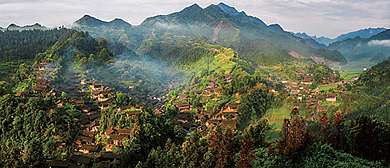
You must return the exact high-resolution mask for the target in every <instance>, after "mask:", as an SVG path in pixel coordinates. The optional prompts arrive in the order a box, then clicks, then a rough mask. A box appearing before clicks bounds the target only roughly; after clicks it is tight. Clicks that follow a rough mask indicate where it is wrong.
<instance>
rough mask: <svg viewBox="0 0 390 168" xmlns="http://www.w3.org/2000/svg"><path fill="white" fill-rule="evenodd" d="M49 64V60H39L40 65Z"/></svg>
mask: <svg viewBox="0 0 390 168" xmlns="http://www.w3.org/2000/svg"><path fill="white" fill-rule="evenodd" d="M48 63H50V60H41V64H48Z"/></svg>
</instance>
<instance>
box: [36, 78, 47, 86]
mask: <svg viewBox="0 0 390 168" xmlns="http://www.w3.org/2000/svg"><path fill="white" fill-rule="evenodd" d="M35 82H36V83H37V84H39V85H47V80H46V79H36V80H35Z"/></svg>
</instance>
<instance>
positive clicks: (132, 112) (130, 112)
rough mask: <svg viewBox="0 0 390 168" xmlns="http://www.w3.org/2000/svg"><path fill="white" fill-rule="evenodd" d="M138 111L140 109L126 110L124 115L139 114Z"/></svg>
mask: <svg viewBox="0 0 390 168" xmlns="http://www.w3.org/2000/svg"><path fill="white" fill-rule="evenodd" d="M140 113H141V110H135V111H127V112H126V115H136V114H140Z"/></svg>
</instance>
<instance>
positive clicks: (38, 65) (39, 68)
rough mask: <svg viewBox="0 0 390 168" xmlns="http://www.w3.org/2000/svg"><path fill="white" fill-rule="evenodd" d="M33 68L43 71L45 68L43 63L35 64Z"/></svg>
mask: <svg viewBox="0 0 390 168" xmlns="http://www.w3.org/2000/svg"><path fill="white" fill-rule="evenodd" d="M34 70H40V71H44V70H45V65H41V64H35V66H34Z"/></svg>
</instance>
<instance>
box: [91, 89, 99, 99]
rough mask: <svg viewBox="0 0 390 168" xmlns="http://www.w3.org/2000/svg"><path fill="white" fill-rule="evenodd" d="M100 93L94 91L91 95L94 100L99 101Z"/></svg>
mask: <svg viewBox="0 0 390 168" xmlns="http://www.w3.org/2000/svg"><path fill="white" fill-rule="evenodd" d="M100 93H101V92H100V91H98V90H94V91H92V95H91V97H92V99H97V98H98V97H99V95H100Z"/></svg>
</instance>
